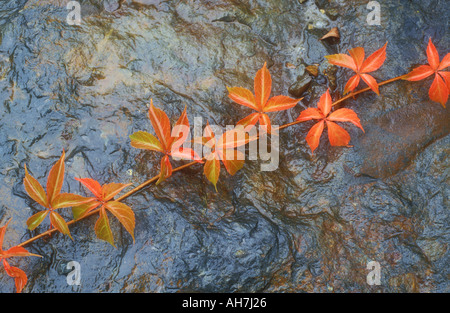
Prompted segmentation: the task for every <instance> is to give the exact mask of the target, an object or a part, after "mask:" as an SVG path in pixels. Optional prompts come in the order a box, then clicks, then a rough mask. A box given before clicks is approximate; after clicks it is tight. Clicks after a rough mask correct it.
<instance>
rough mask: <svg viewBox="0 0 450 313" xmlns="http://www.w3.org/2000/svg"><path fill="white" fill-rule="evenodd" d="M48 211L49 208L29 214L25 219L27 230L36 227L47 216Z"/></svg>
mask: <svg viewBox="0 0 450 313" xmlns="http://www.w3.org/2000/svg"><path fill="white" fill-rule="evenodd" d="M49 212H50V210H45V211H40V212H38V213H36V214H34V215H33V216H31V217H30V218H29V219H28V220H27V226H28V229H29V230H34V229H35V228H36V227H38V226H39V225H40V224H41V223H42V221H43V220H44V219H45V218H46V217H47V214H48V213H49Z"/></svg>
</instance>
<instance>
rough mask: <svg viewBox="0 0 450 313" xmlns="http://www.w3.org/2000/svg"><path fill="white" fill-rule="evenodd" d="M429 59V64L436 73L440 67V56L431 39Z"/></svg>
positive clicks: (428, 51)
mask: <svg viewBox="0 0 450 313" xmlns="http://www.w3.org/2000/svg"><path fill="white" fill-rule="evenodd" d="M427 58H428V64H430V66H431V68H432V69H433V71H436V70H437V69H438V67H439V54H438V52H437V50H436V47H435V46H434V44H433V42H432V41H431V38H430V39H429V40H428V46H427Z"/></svg>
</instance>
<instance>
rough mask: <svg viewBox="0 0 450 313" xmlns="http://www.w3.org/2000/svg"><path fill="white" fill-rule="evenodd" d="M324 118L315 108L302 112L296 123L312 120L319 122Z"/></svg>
mask: <svg viewBox="0 0 450 313" xmlns="http://www.w3.org/2000/svg"><path fill="white" fill-rule="evenodd" d="M324 117H325V116H324V115H323V114H322V112H320V110H318V109H316V108H308V109H306V110H303V111H302V112H301V113H300V115H299V116H298V117H297V121H302V122H305V121H309V120H313V119H317V120H320V119H322V118H324Z"/></svg>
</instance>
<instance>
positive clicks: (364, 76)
mask: <svg viewBox="0 0 450 313" xmlns="http://www.w3.org/2000/svg"><path fill="white" fill-rule="evenodd" d="M361 78H362V79H363V81H364V82H365V83H366V84H367V85H368V86H369V87H370V89H372V90H373V91H374V92H375V93H376V94H377V95H379V94H380V91H379V90H378V84H377V81H376V80H375V78H373V77H372V76H371V75H369V74H361Z"/></svg>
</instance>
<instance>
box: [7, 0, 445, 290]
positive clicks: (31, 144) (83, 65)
mask: <svg viewBox="0 0 450 313" xmlns="http://www.w3.org/2000/svg"><path fill="white" fill-rule="evenodd" d="M3 2H4V4H3V3H2V6H1V7H0V103H1V105H2V107H3V109H2V110H1V111H0V129H1V132H0V155H1V158H2V162H1V165H0V195H1V199H2V200H1V206H0V220H1V222H2V224H3V223H5V222H6V221H7V220H9V219H10V218H13V221H12V222H11V224H10V227H9V230H8V233H7V236H6V239H5V246H4V248H7V247H9V246H11V245H15V244H17V243H19V242H21V241H23V240H26V239H27V238H29V237H30V236H32V235H34V234H37V232H34V231H33V232H29V231H27V230H26V224H25V222H26V219H27V218H28V217H29V216H31V215H32V214H33V213H35V212H37V211H38V210H40V208H39V206H38V204H36V203H34V202H33V201H31V200H30V199H29V198H28V197H27V195H26V193H25V191H24V188H23V184H22V181H23V177H24V164H25V163H26V164H27V167H28V168H29V169H30V171H31V174H32V175H34V177H36V178H37V179H38V180H39V181H40V182H41V183H42V184H44V183H45V179H46V176H47V175H48V171H49V170H50V167H51V165H52V164H53V163H54V162H55V161H56V160H57V159H58V158H59V156H60V154H61V151H62V149H65V151H66V153H67V159H66V173H67V174H66V179H65V182H64V186H63V190H65V191H67V192H74V193H80V194H84V193H85V191H84V190H83V189H82V187H80V185H79V183H78V182H76V181H75V180H74V179H73V178H74V177H92V178H94V179H96V180H98V181H100V182H101V183H106V182H123V183H126V182H131V183H133V184H134V185H135V186H136V185H138V184H139V183H141V182H143V181H145V180H146V179H147V178H150V177H152V176H154V175H156V174H157V173H158V169H159V162H158V161H159V157H160V156H159V155H158V154H156V153H152V152H143V151H141V150H136V149H134V148H132V147H131V146H130V144H129V140H128V135H130V134H131V133H133V132H134V131H137V130H150V129H151V126H150V123H149V121H148V118H147V115H146V112H147V109H148V104H149V101H150V98H152V99H153V101H154V102H155V105H157V106H159V107H161V108H163V109H164V110H165V111H166V112H167V114H168V115H169V116H170V117H171V118H172V120H175V118H176V117H178V116H179V114H180V113H181V112H182V110H183V109H184V106H185V105H186V106H187V111H188V116H189V117H190V121H191V123H192V122H193V121H192V119H193V117H194V116H195V117H202V118H203V122H204V124H206V121H207V120H208V121H209V122H210V123H211V124H217V125H221V126H225V125H231V124H234V123H235V122H236V121H237V120H239V119H241V118H243V117H244V116H245V115H246V114H247V113H248V110H246V109H243V108H242V107H241V106H239V105H237V104H235V103H232V102H231V100H229V99H228V97H227V91H226V86H242V87H247V88H250V89H252V88H253V77H254V75H255V73H256V71H257V70H258V69H259V68H260V67H261V66H262V65H263V64H264V62H267V64H268V67H269V69H270V72H271V74H272V79H273V89H272V94H273V95H276V94H284V95H287V94H288V89H289V87H290V86H292V85H293V84H294V83H295V82H296V81H297V77H298V76H299V75H303V74H304V73H303V72H304V68H302V67H301V66H299V65H300V64H319V75H318V76H317V77H313V78H312V82H311V84H310V86H309V89H308V90H307V92H306V93H305V94H304V96H305V99H304V100H303V101H302V104H299V105H298V106H297V107H295V108H294V109H292V110H290V111H288V112H280V113H273V114H272V115H271V117H272V118H273V123H274V124H278V125H281V124H284V123H287V122H291V121H293V120H294V119H295V118H296V117H297V116H298V114H299V112H300V111H301V110H303V107H307V106H315V104H316V102H317V101H318V98H319V96H320V95H321V94H322V93H323V92H325V90H326V89H327V88H328V87H329V88H330V89H331V91H332V94H333V96H335V97H337V96H339V95H340V94H341V93H342V91H343V88H344V85H345V82H346V81H347V79H348V78H349V77H350V75H351V74H350V72H349V71H347V70H345V69H341V68H339V69H336V68H333V67H332V66H330V65H329V64H328V63H327V62H326V60H325V59H324V56H325V55H328V54H332V53H340V52H342V53H346V52H347V49H349V48H351V47H355V46H363V47H364V48H365V50H366V54H370V53H372V52H373V51H375V50H376V49H378V48H379V47H381V46H382V45H383V44H384V43H385V42H386V41H388V42H389V44H388V47H387V60H386V62H385V65H384V66H383V67H382V68H381V69H380V70H378V71H377V72H375V73H374V76H375V78H377V80H379V81H381V80H384V79H389V78H392V77H395V76H399V75H402V74H405V73H406V72H407V71H409V70H410V69H411V68H412V67H413V66H415V65H417V64H424V63H426V54H425V48H426V44H427V41H428V38H429V37H432V38H433V42H434V43H435V45H436V46H437V48H438V50H439V52H441V54H442V55H441V58H442V57H443V54H444V53H447V52H448V47H449V39H448V36H445V31H446V28H445V27H446V25H445V21H444V20H443V19H442V18H441V17H442V16H447V15H448V14H449V8H448V5H446V4H445V3H444V1H408V2H405V1H394V0H392V1H391V0H390V1H383V3H382V6H381V25H380V26H369V25H367V23H366V17H367V14H368V13H369V11H368V9H367V7H366V5H367V1H337V0H336V1H312V0H308V1H288V0H286V1H249V2H238V1H231V0H222V1H220V0H217V1H190V2H188V4H187V3H185V2H183V1H179V2H176V1H156V0H155V1H136V0H134V1H131V0H125V1H105V3H103V2H100V1H99V2H97V1H92V0H91V1H80V3H81V15H82V23H81V25H79V26H76V25H74V26H71V25H68V24H67V23H66V16H67V14H68V12H69V10H67V9H66V1H25V0H22V1H10V0H6V1H3ZM332 27H339V30H340V34H341V38H340V40H339V42H329V41H327V40H324V41H320V40H319V38H321V37H322V36H323V35H324V34H326V33H327V31H328V30H329V29H331V28H332ZM287 63H289V64H293V65H294V66H290V67H288V66H286V65H285V64H287ZM307 75H309V74H307ZM430 84H431V81H430V80H425V81H422V82H417V83H412V82H404V81H399V82H395V83H392V84H389V85H386V86H383V87H380V90H381V96H379V97H378V96H376V95H375V94H374V93H371V92H367V93H364V94H362V95H359V96H358V97H357V98H355V99H349V100H347V101H346V102H345V107H348V108H351V109H353V110H355V111H356V112H357V113H358V115H359V116H360V118H361V122H362V125H363V127H364V129H365V133H362V132H361V131H360V130H359V129H357V128H355V127H347V126H344V127H346V129H347V130H348V131H349V132H350V134H351V136H352V140H351V144H352V145H353V148H340V147H330V145H329V144H328V142H327V140H325V139H326V138H325V136H326V135H324V138H323V140H322V142H321V144H320V146H319V148H318V149H317V150H316V152H315V154H314V156H312V155H311V153H310V150H309V147H308V146H307V144H306V142H305V136H306V132H307V130H308V129H309V128H310V127H311V125H312V123H310V122H307V123H303V124H300V125H297V126H294V127H291V128H287V129H285V130H283V132H281V133H280V147H281V148H280V164H279V168H278V169H277V170H276V171H273V172H261V171H260V166H261V163H262V161H261V162H260V161H247V162H246V164H245V166H244V168H243V169H242V170H241V171H240V172H238V173H237V174H236V176H233V177H230V176H228V175H226V173H225V172H222V175H221V179H220V181H219V184H218V192H217V193H216V192H215V191H214V188H213V186H212V185H211V184H210V183H209V182H208V181H207V180H206V179H205V178H204V176H203V174H202V169H201V167H192V168H189V169H186V170H183V171H182V172H181V173H175V174H174V176H173V177H172V178H170V180H168V181H167V182H165V183H163V184H161V185H160V186H158V187H155V186H152V187H149V188H146V189H145V190H143V191H141V192H139V193H138V194H136V195H134V196H132V197H130V198H128V199H127V200H126V203H127V204H128V205H130V206H131V207H132V208H133V209H134V210H135V214H136V219H137V224H136V232H135V234H136V242H135V243H134V244H133V242H132V239H131V238H130V236H129V235H128V234H127V233H126V231H124V229H123V228H121V227H120V225H119V224H118V223H117V222H116V221H115V220H112V219H111V224H112V228H113V233H114V234H115V239H116V242H117V245H118V248H117V249H114V248H113V247H111V246H109V245H108V244H107V243H105V242H103V241H100V240H98V239H96V237H95V234H94V232H93V228H94V223H95V218H94V217H90V218H88V219H86V220H85V221H83V222H80V223H77V224H75V225H74V226H73V227H72V228H71V232H72V235H73V238H74V241H72V240H70V238H66V237H63V236H61V235H59V234H56V235H53V236H52V237H51V238H46V239H42V240H39V241H37V242H35V243H33V244H32V245H31V246H29V249H30V250H31V251H32V252H34V253H39V254H41V255H43V256H44V258H43V259H40V260H38V259H35V258H17V259H14V260H12V261H11V264H12V265H15V266H19V267H20V268H22V269H23V270H25V272H26V273H27V274H28V278H29V282H28V285H27V287H26V288H25V289H24V291H25V292H180V291H181V292H183V291H201V292H228V291H230V292H235V291H248V292H254V291H267V292H305V291H306V292H399V291H404V292H448V291H449V288H450V285H449V279H448V277H449V275H450V272H449V266H448V264H449V262H450V252H449V242H450V231H449V230H450V226H449V225H450V214H449V210H448V208H449V203H448V198H449V193H450V192H449V190H450V189H449V177H450V173H449V168H450V167H449V161H448V158H447V155H448V153H449V152H450V151H449V149H450V138H449V136H448V133H449V131H450V128H449V125H450V123H449V109H448V108H447V109H444V108H442V106H440V105H439V104H437V103H433V102H431V101H430V100H428V88H429V86H430ZM302 106H303V107H302ZM179 164H182V162H179ZM62 212H63V215H64V216H65V217H66V218H67V219H70V218H71V214H70V212H69V210H65V211H62ZM46 227H48V225H43V226H42V227H40V228H39V229H38V231H39V232H40V231H44V230H46ZM70 261H77V262H79V263H80V265H81V285H80V286H69V285H68V284H67V281H66V276H67V274H68V272H69V270H67V268H66V266H67V264H68V263H69V262H70ZM370 261H377V262H379V263H380V266H381V285H380V286H370V285H368V284H367V282H366V277H367V274H368V273H369V271H370V270H368V269H367V264H368V263H369V262H370ZM0 283H1V287H0V291H1V292H12V291H13V290H14V281H13V280H12V279H11V278H9V277H8V276H7V275H6V274H5V273H4V271H3V270H1V274H0Z"/></svg>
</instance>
